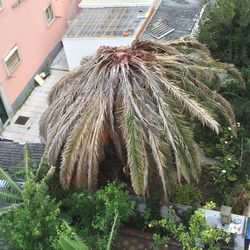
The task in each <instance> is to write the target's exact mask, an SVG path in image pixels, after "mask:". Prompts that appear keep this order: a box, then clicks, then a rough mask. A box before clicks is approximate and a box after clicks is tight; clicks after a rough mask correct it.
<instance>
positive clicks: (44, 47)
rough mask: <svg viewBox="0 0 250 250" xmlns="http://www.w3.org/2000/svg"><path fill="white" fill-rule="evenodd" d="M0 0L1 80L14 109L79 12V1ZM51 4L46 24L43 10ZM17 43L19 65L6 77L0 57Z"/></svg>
mask: <svg viewBox="0 0 250 250" xmlns="http://www.w3.org/2000/svg"><path fill="white" fill-rule="evenodd" d="M15 2H16V1H10V0H3V3H4V8H3V9H2V10H1V11H0V37H1V40H0V82H1V84H2V85H3V86H2V87H3V88H4V90H5V94H6V99H7V100H8V102H9V104H10V105H13V107H14V109H16V108H17V106H18V105H19V104H20V103H21V101H22V100H24V99H25V98H26V97H27V95H28V94H29V91H30V90H31V89H32V86H31V85H32V84H31V83H30V82H31V80H32V79H33V76H34V74H35V73H36V72H37V70H38V69H39V68H40V66H41V65H42V64H44V62H45V60H46V58H47V57H48V55H49V53H51V52H52V51H53V50H54V51H55V50H56V48H57V46H58V45H57V44H58V42H59V41H60V40H61V38H62V36H63V34H64V32H65V30H66V29H67V23H68V21H69V20H71V19H72V18H73V17H74V16H75V14H76V13H77V11H78V4H79V0H60V1H57V0H36V1H20V4H18V5H16V6H13V4H14V3H15ZM49 4H52V8H53V11H54V15H55V16H57V17H56V18H55V20H54V22H53V23H52V24H51V25H50V26H48V25H47V23H46V20H45V17H44V11H45V9H46V8H47V7H48V6H49ZM14 45H17V46H18V51H19V54H20V57H21V63H20V65H19V66H18V67H17V68H16V69H15V71H14V72H13V73H12V75H11V76H8V74H7V71H6V68H5V65H4V63H3V58H4V57H5V56H6V54H7V53H8V52H9V51H10V50H11V48H12V47H13V46H14ZM20 95H21V97H20Z"/></svg>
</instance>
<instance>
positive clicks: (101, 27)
mask: <svg viewBox="0 0 250 250" xmlns="http://www.w3.org/2000/svg"><path fill="white" fill-rule="evenodd" d="M149 12H150V7H149V6H137V7H108V8H83V9H81V10H80V13H79V14H78V15H77V17H76V18H75V19H74V20H73V21H72V23H71V25H70V27H69V29H68V31H67V32H66V34H65V36H64V38H91V37H95V38H105V37H107V38H111V37H131V36H134V35H135V34H136V33H137V31H138V30H139V29H140V27H141V26H142V24H143V23H144V22H145V21H146V18H147V17H148V15H149Z"/></svg>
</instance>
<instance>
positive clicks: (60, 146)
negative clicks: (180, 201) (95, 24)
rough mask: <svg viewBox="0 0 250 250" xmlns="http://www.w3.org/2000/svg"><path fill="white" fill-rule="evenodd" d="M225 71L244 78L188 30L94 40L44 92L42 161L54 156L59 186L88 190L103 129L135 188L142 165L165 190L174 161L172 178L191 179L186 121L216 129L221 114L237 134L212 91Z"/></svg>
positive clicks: (142, 183)
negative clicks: (170, 37)
mask: <svg viewBox="0 0 250 250" xmlns="http://www.w3.org/2000/svg"><path fill="white" fill-rule="evenodd" d="M231 78H234V79H235V81H237V82H238V83H239V84H240V85H242V86H243V85H244V84H243V80H242V77H241V75H240V74H239V72H238V71H237V70H236V69H235V67H234V66H232V65H229V64H223V63H221V62H218V61H215V60H213V58H212V57H211V55H210V52H209V51H208V49H207V48H206V46H204V45H203V44H200V43H199V42H198V41H197V40H196V39H194V38H190V37H184V38H181V39H178V40H174V41H168V42H153V41H135V42H133V44H132V46H130V47H129V46H128V47H114V48H112V47H101V48H99V49H98V51H97V53H96V54H95V55H94V56H93V57H91V58H88V59H86V60H85V61H84V63H83V64H82V65H80V67H79V68H78V69H76V70H75V71H73V72H71V73H69V74H68V75H67V76H65V77H64V78H63V79H62V80H61V81H59V82H58V83H57V84H56V85H55V86H54V87H53V89H52V91H51V93H50V95H49V107H48V109H47V110H46V111H45V113H44V114H43V116H42V118H41V121H40V135H41V137H42V139H43V141H44V142H45V143H46V150H45V153H46V159H47V160H48V164H49V165H53V166H55V165H56V164H57V163H59V165H60V181H61V184H62V186H63V188H65V189H67V188H69V186H70V185H71V184H74V185H75V186H77V187H82V186H83V187H87V188H88V189H89V190H92V191H94V190H95V189H96V187H97V182H98V179H97V177H98V172H99V165H100V163H101V162H102V160H103V159H104V157H105V155H104V143H105V142H104V138H106V137H107V136H106V132H107V133H108V137H109V138H110V140H112V143H113V144H114V148H115V150H116V151H117V152H116V153H117V156H118V158H119V159H120V161H121V162H122V163H123V164H124V165H125V164H127V165H128V167H129V169H130V178H131V182H132V186H133V188H134V191H135V193H136V194H138V195H145V193H146V189H147V187H148V175H149V172H150V173H153V172H154V173H155V172H158V174H159V176H160V179H161V182H162V185H163V189H164V191H165V194H166V195H167V193H168V192H169V184H168V183H169V176H170V174H169V171H171V170H172V169H173V167H175V169H176V170H177V173H178V176H179V179H180V177H181V176H183V177H184V178H185V179H186V180H187V181H188V182H190V181H191V180H192V179H195V180H196V181H197V180H198V178H199V172H200V161H199V159H198V157H197V152H196V148H195V146H194V141H193V137H192V131H191V130H190V123H189V121H190V120H193V119H194V118H196V119H197V120H198V121H200V122H201V123H202V124H203V125H204V126H207V127H209V128H211V129H212V130H213V131H215V133H217V134H218V133H219V132H220V130H221V128H220V124H219V122H218V117H219V116H220V115H223V116H224V117H225V119H226V120H227V121H228V124H229V125H230V126H231V128H232V131H233V134H234V135H235V136H236V133H237V126H236V122H235V115H234V112H233V109H232V107H231V105H230V104H229V102H228V101H227V100H225V99H224V98H223V97H222V96H221V95H220V94H219V93H217V91H218V90H219V89H220V86H222V84H223V83H224V81H225V80H226V79H231ZM104 135H105V136H104ZM152 158H153V162H152V164H151V162H150V171H149V159H152ZM151 165H152V166H151ZM151 170H153V171H151Z"/></svg>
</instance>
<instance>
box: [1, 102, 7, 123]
mask: <svg viewBox="0 0 250 250" xmlns="http://www.w3.org/2000/svg"><path fill="white" fill-rule="evenodd" d="M0 119H1V121H2V123H3V124H4V123H5V122H6V121H7V120H8V115H7V113H6V110H5V107H4V105H3V100H2V98H1V97H0Z"/></svg>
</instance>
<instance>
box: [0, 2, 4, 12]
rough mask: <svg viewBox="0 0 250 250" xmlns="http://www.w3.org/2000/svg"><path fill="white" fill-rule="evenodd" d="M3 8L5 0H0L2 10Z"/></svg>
mask: <svg viewBox="0 0 250 250" xmlns="http://www.w3.org/2000/svg"><path fill="white" fill-rule="evenodd" d="M2 9H3V0H0V11H1V10H2Z"/></svg>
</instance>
